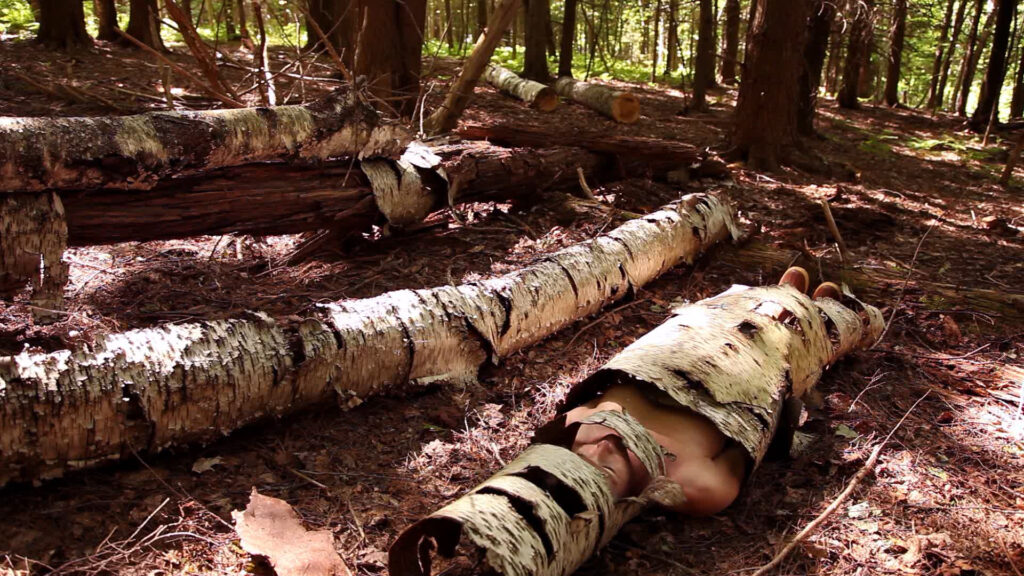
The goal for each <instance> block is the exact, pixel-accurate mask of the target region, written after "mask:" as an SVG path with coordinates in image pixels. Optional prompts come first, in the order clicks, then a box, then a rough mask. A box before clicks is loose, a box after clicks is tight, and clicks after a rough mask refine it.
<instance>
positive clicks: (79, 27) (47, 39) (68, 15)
mask: <svg viewBox="0 0 1024 576" xmlns="http://www.w3.org/2000/svg"><path fill="white" fill-rule="evenodd" d="M38 20H39V33H38V34H37V35H36V41H37V42H41V43H43V44H45V45H47V46H50V47H53V48H58V49H60V50H73V49H75V48H80V47H82V46H91V45H92V38H90V37H89V33H88V32H86V31H85V10H83V8H82V2H81V0H39V16H38Z"/></svg>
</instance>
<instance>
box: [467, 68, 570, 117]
mask: <svg viewBox="0 0 1024 576" xmlns="http://www.w3.org/2000/svg"><path fill="white" fill-rule="evenodd" d="M484 80H486V81H487V83H488V84H490V85H491V86H494V87H495V88H497V89H498V90H501V91H502V92H504V93H505V94H509V95H511V96H514V97H516V98H518V99H520V100H522V101H523V102H526V103H527V104H529V105H530V106H532V107H534V108H536V109H537V110H540V111H541V112H551V111H552V110H554V109H555V108H557V107H558V94H556V93H555V90H554V89H553V88H551V87H550V86H545V85H543V84H541V83H540V82H535V81H533V80H527V79H526V78H522V77H520V76H519V75H517V74H516V73H515V72H513V71H511V70H509V69H507V68H502V67H501V66H498V65H497V64H488V65H487V69H486V70H484Z"/></svg>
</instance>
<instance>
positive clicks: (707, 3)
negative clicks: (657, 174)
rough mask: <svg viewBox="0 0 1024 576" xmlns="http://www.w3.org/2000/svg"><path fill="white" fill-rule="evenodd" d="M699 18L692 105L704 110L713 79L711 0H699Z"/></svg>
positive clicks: (713, 57) (713, 44)
mask: <svg viewBox="0 0 1024 576" xmlns="http://www.w3.org/2000/svg"><path fill="white" fill-rule="evenodd" d="M797 1H798V2H805V1H806V0H797ZM699 18H700V27H699V30H698V36H697V62H696V66H695V67H694V71H693V107H694V108H695V109H697V110H706V109H707V107H708V103H707V94H708V89H709V88H711V85H712V84H713V83H714V81H715V14H714V7H713V6H712V4H711V0H700V10H699Z"/></svg>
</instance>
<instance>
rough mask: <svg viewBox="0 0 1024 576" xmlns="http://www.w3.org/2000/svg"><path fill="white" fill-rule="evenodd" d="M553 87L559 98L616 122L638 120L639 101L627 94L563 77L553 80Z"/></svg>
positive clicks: (626, 122) (630, 122)
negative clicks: (594, 111)
mask: <svg viewBox="0 0 1024 576" xmlns="http://www.w3.org/2000/svg"><path fill="white" fill-rule="evenodd" d="M553 86H554V88H555V92H558V95H559V96H561V97H563V98H568V99H569V100H573V101H575V102H579V103H580V104H583V105H584V106H586V107H588V108H591V109H593V110H597V111H598V112H600V113H601V114H604V115H605V116H607V117H609V118H611V119H612V120H615V121H616V122H621V123H623V124H633V123H634V122H636V121H637V120H639V119H640V101H639V100H637V99H636V96H634V95H632V94H630V93H629V92H620V91H618V90H615V89H613V88H609V87H607V86H602V85H600V84H591V83H589V82H580V81H579V80H574V79H572V78H569V77H565V76H563V77H562V78H559V79H558V80H555V83H554V84H553Z"/></svg>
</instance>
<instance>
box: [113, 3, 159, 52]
mask: <svg viewBox="0 0 1024 576" xmlns="http://www.w3.org/2000/svg"><path fill="white" fill-rule="evenodd" d="M125 33H126V34H128V35H129V36H131V37H132V38H135V39H136V40H138V41H139V42H141V43H142V44H145V45H146V46H149V47H150V48H152V49H154V50H157V51H160V52H166V51H167V48H165V47H164V41H163V39H161V38H160V9H159V8H158V7H157V5H156V0H130V3H129V13H128V27H127V28H126V29H125ZM124 43H125V44H126V45H128V46H132V47H134V44H131V43H130V42H128V41H126V40H125V41H124Z"/></svg>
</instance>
